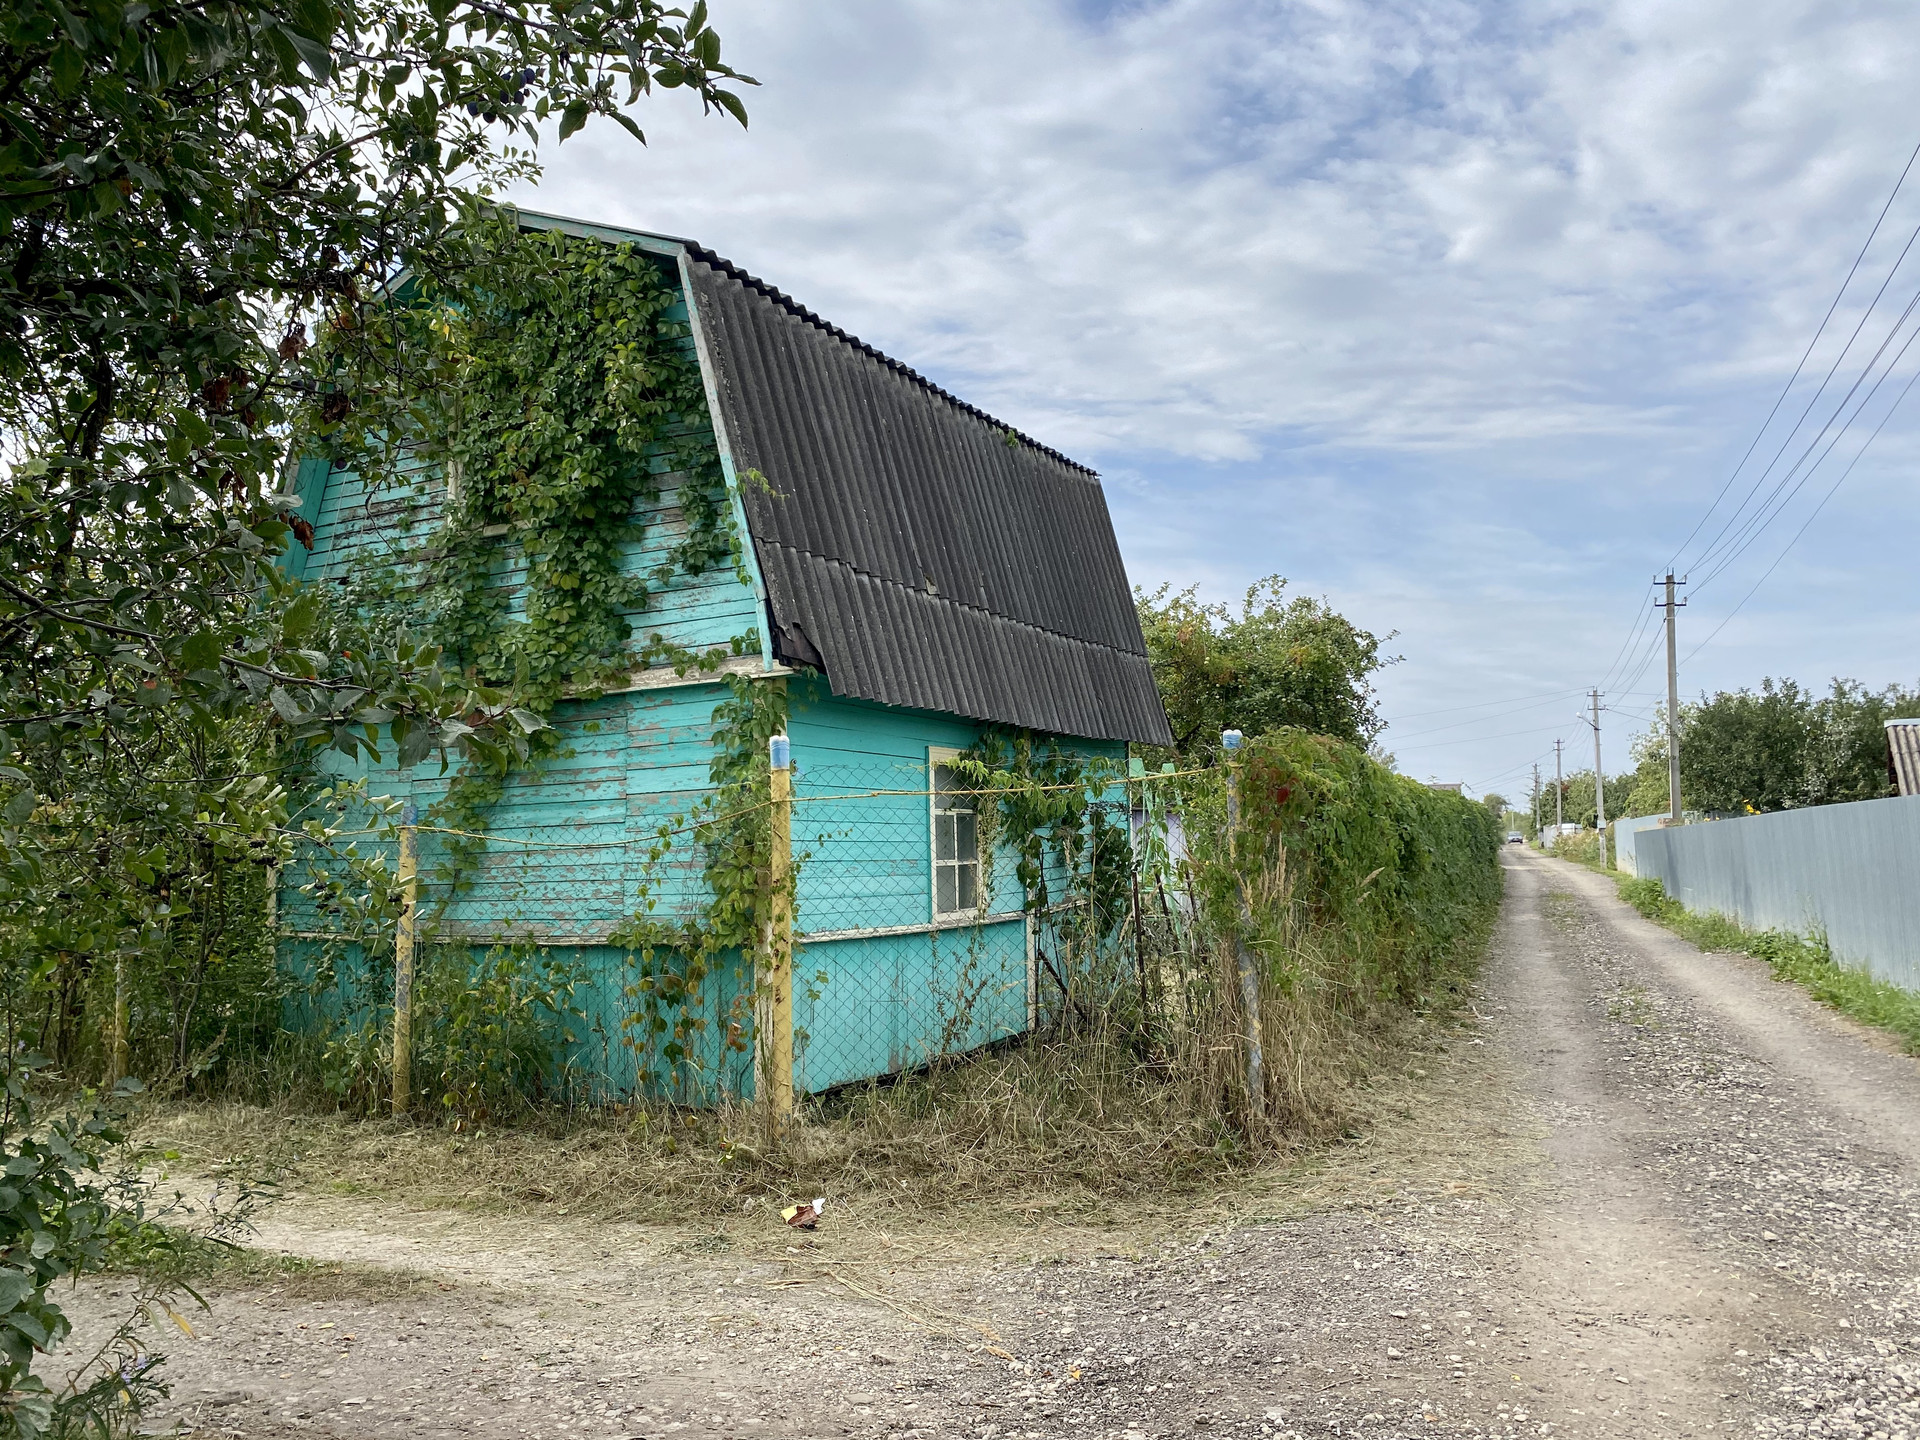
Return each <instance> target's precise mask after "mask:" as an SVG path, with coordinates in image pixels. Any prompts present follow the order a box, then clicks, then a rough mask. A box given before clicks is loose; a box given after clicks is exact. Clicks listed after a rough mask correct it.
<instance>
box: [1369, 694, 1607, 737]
mask: <svg viewBox="0 0 1920 1440" xmlns="http://www.w3.org/2000/svg"><path fill="white" fill-rule="evenodd" d="M1580 693H1581V692H1580V691H1577V690H1573V691H1562V692H1559V693H1558V694H1556V695H1554V696H1553V697H1552V698H1551V699H1548V700H1541V701H1538V702H1537V703H1535V704H1532V705H1519V706H1511V707H1508V708H1506V709H1503V710H1502V711H1500V713H1499V714H1497V715H1476V716H1474V717H1473V718H1472V719H1470V720H1455V721H1453V722H1452V723H1451V724H1447V725H1436V726H1434V728H1433V729H1431V730H1416V731H1414V732H1413V733H1412V734H1411V735H1395V736H1393V737H1392V738H1393V740H1394V742H1395V743H1396V744H1398V743H1399V742H1400V741H1402V740H1418V739H1419V738H1420V737H1421V736H1423V735H1444V734H1445V733H1446V732H1447V731H1449V730H1458V729H1460V728H1461V727H1462V726H1464V725H1489V724H1494V723H1496V722H1498V721H1501V720H1505V719H1506V718H1507V717H1508V716H1509V715H1522V714H1525V713H1526V712H1527V711H1529V710H1544V709H1546V707H1547V706H1549V705H1557V704H1558V703H1559V702H1560V701H1562V700H1564V699H1565V698H1566V697H1567V696H1568V695H1570V694H1572V695H1577V694H1580Z"/></svg>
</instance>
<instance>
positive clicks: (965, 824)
mask: <svg viewBox="0 0 1920 1440" xmlns="http://www.w3.org/2000/svg"><path fill="white" fill-rule="evenodd" d="M953 858H954V859H956V860H978V859H979V858H980V845H979V842H978V838H977V836H976V834H975V831H974V821H973V812H972V811H971V810H956V811H954V812H953Z"/></svg>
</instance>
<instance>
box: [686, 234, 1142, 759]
mask: <svg viewBox="0 0 1920 1440" xmlns="http://www.w3.org/2000/svg"><path fill="white" fill-rule="evenodd" d="M687 249H688V255H689V262H688V269H689V272H690V274H691V276H692V281H693V288H694V298H695V301H696V308H697V311H698V314H699V318H700V324H701V328H702V331H703V337H702V338H703V339H704V341H705V344H706V349H707V353H708V356H709V358H710V360H711V362H712V364H713V366H714V369H715V371H716V372H717V373H716V375H715V377H714V379H715V382H716V383H715V389H716V391H717V393H718V395H719V400H720V409H721V419H722V421H723V423H724V425H725V428H726V432H727V442H728V445H729V446H730V448H731V450H732V453H733V459H734V463H735V465H736V466H737V467H739V468H741V469H750V470H756V471H758V472H759V473H760V474H761V475H763V476H764V477H765V478H766V481H767V483H768V485H769V486H771V487H772V491H773V493H772V494H769V493H767V492H766V491H765V490H763V489H760V488H758V487H756V486H754V485H752V484H747V485H743V486H742V491H743V495H744V499H745V506H746V512H747V527H748V530H749V531H750V532H751V535H752V539H753V545H754V552H755V555H756V557H757V558H758V560H759V562H760V570H761V574H762V576H763V577H764V578H765V580H766V584H767V598H768V603H769V605H770V607H771V610H772V616H771V618H772V622H773V629H774V639H775V649H776V651H777V652H778V654H779V658H781V659H784V660H788V661H797V662H801V663H806V664H811V665H814V666H815V667H817V668H819V669H821V670H823V671H825V673H826V675H827V679H828V682H829V683H830V684H831V686H832V688H833V690H834V691H835V693H837V694H841V695H850V696H856V697H859V698H861V699H867V700H877V701H881V702H883V703H885V704H889V705H903V706H911V707H914V708H917V709H924V710H940V711H945V712H948V713H950V714H955V715H966V716H970V717H972V718H974V719H979V720H996V721H1000V722H1002V723H1005V724H1011V725H1023V726H1027V727H1029V728H1031V729H1035V730H1042V731H1049V732H1052V733H1054V734H1060V735H1075V736H1084V737H1087V738H1091V739H1108V740H1140V741H1146V742H1150V743H1153V744H1161V745H1165V744H1170V743H1171V740H1172V737H1171V735H1170V733H1169V731H1168V729H1167V718H1166V714H1165V712H1164V711H1163V710H1162V708H1161V705H1160V696H1159V692H1158V691H1156V690H1155V688H1154V684H1153V674H1152V671H1151V669H1150V668H1149V666H1148V664H1147V655H1146V645H1145V643H1144V642H1143V641H1142V639H1141V636H1140V622H1139V617H1138V616H1137V615H1136V613H1135V611H1134V607H1133V594H1132V590H1131V588H1130V587H1129V586H1128V584H1127V574H1126V568H1125V567H1124V566H1123V565H1122V564H1121V561H1120V548H1119V546H1118V544H1117V543H1116V542H1115V540H1114V535H1113V522H1112V520H1111V519H1110V518H1109V516H1108V514H1107V502H1106V496H1105V495H1104V494H1103V493H1102V492H1101V489H1100V482H1099V477H1098V476H1096V475H1095V474H1094V473H1093V471H1091V470H1089V469H1087V468H1086V467H1085V466H1083V465H1078V464H1075V463H1074V462H1073V461H1071V460H1069V459H1067V458H1066V456H1064V455H1061V454H1059V453H1057V452H1055V451H1053V450H1050V449H1048V448H1047V447H1046V446H1044V445H1041V444H1039V443H1038V442H1036V441H1034V440H1031V439H1029V438H1028V437H1026V436H1024V435H1021V434H1019V433H1018V432H1016V431H1014V430H1012V429H1010V428H1009V427H1008V426H1006V425H1003V424H1001V423H1000V422H999V421H998V420H995V419H994V418H993V417H992V416H990V415H987V414H985V413H983V412H982V411H979V410H976V409H974V408H973V407H972V406H971V405H967V404H964V403H963V402H961V401H959V400H957V399H955V398H954V397H953V396H951V395H949V394H948V393H947V392H946V391H944V390H942V389H940V388H939V387H938V386H936V385H934V384H933V383H932V382H930V381H928V380H927V379H925V378H924V377H923V376H921V375H918V374H916V373H915V372H914V371H912V370H910V369H908V368H907V367H906V366H905V365H902V364H900V363H899V362H898V361H897V360H891V359H889V358H888V357H886V356H885V355H882V354H881V353H880V352H879V351H877V350H875V349H873V348H872V347H871V346H868V345H865V344H862V343H861V342H860V341H859V340H856V339H854V337H852V336H851V335H848V334H847V333H846V332H845V331H842V330H840V329H838V328H836V327H835V326H832V325H829V324H827V323H826V322H825V321H824V320H822V319H820V317H819V316H817V315H815V314H813V313H812V312H811V311H809V310H807V309H806V308H805V307H803V306H801V305H799V304H797V303H796V302H794V301H793V300H791V299H789V298H788V297H787V296H785V295H782V294H781V293H780V292H779V291H778V290H775V289H773V288H772V287H771V286H768V285H765V284H763V283H762V282H760V281H758V280H756V279H754V278H753V277H752V276H751V275H747V274H745V273H744V272H742V271H740V270H739V269H737V268H736V267H735V266H733V265H731V264H730V263H728V262H727V261H725V260H723V259H721V258H720V257H719V256H717V255H715V254H713V253H712V252H711V251H709V250H705V249H703V248H701V247H700V246H697V245H692V244H689V245H688V247H687Z"/></svg>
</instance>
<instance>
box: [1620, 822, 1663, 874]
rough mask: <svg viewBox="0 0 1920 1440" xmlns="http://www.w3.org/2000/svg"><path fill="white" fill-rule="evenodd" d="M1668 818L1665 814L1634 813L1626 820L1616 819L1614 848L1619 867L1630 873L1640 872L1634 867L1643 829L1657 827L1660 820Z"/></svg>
mask: <svg viewBox="0 0 1920 1440" xmlns="http://www.w3.org/2000/svg"><path fill="white" fill-rule="evenodd" d="M1666 818H1667V817H1666V816H1665V815H1634V816H1631V817H1629V818H1628V819H1625V820H1616V821H1614V822H1613V848H1614V852H1615V856H1616V859H1615V862H1614V863H1615V865H1616V866H1617V867H1618V868H1619V869H1622V870H1624V871H1626V872H1627V873H1628V874H1629V875H1635V874H1638V873H1639V872H1638V871H1636V870H1635V869H1634V868H1633V867H1634V863H1635V853H1636V852H1635V848H1634V847H1635V846H1636V844H1637V843H1638V839H1637V837H1638V836H1639V834H1640V832H1641V831H1642V830H1652V829H1655V828H1657V827H1658V826H1659V824H1660V822H1661V821H1662V820H1665V819H1666Z"/></svg>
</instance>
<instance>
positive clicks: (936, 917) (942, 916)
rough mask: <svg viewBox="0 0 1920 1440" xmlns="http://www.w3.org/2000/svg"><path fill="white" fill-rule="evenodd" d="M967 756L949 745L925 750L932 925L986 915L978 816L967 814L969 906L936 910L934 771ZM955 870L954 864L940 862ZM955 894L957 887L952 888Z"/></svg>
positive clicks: (937, 866)
mask: <svg viewBox="0 0 1920 1440" xmlns="http://www.w3.org/2000/svg"><path fill="white" fill-rule="evenodd" d="M966 753H967V752H966V751H964V750H956V749H954V748H953V747H952V746H950V745H929V746H928V747H927V913H928V914H929V915H930V916H932V918H933V921H934V923H935V924H939V923H940V922H941V921H943V920H960V919H968V920H971V919H974V918H976V917H978V916H983V915H985V914H986V907H987V884H986V881H987V876H986V867H985V861H984V859H983V857H982V856H981V853H980V812H979V811H978V810H977V809H976V810H970V811H968V812H967V813H969V814H971V815H972V816H973V904H971V905H969V906H967V907H966V908H965V909H962V910H942V909H941V908H940V866H941V864H942V863H943V862H942V861H941V859H940V822H939V814H940V784H939V774H938V767H939V766H941V765H947V764H951V763H952V762H953V761H955V760H958V759H960V758H961V757H962V756H963V755H965V754H966ZM944 863H945V864H947V865H950V866H954V867H955V868H956V869H957V868H958V864H957V862H955V861H952V860H949V861H946V862H944ZM954 891H955V894H956V895H957V894H958V893H959V887H958V885H956V886H955V887H954Z"/></svg>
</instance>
